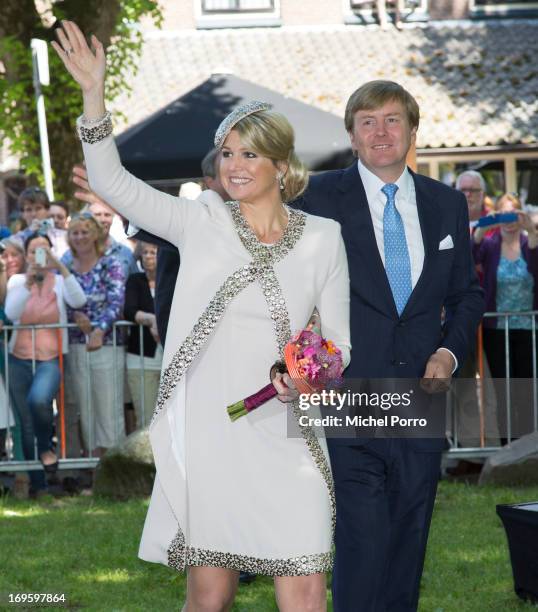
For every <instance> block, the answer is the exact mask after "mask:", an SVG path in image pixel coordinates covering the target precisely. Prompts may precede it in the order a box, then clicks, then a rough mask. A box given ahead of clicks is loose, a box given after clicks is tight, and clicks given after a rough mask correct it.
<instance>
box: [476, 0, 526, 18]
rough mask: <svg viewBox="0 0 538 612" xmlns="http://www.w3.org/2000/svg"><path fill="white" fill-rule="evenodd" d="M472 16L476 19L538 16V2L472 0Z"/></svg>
mask: <svg viewBox="0 0 538 612" xmlns="http://www.w3.org/2000/svg"><path fill="white" fill-rule="evenodd" d="M470 9H471V14H472V15H473V16H476V17H485V16H502V15H507V14H509V15H510V16H511V17H513V16H514V15H515V16H517V15H520V16H522V17H526V16H536V15H538V1H535V0H470Z"/></svg>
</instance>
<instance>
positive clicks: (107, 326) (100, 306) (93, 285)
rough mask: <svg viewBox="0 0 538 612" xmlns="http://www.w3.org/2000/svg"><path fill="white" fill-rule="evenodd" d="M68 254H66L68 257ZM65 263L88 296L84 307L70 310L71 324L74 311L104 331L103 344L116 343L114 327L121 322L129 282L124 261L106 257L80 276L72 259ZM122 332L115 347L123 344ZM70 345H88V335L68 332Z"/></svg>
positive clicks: (68, 313)
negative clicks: (126, 286) (80, 313)
mask: <svg viewBox="0 0 538 612" xmlns="http://www.w3.org/2000/svg"><path fill="white" fill-rule="evenodd" d="M66 255H67V254H66ZM62 262H63V263H64V264H65V265H66V266H67V267H68V268H69V270H70V271H71V273H72V274H73V276H74V277H75V278H76V279H77V281H78V282H79V284H80V286H81V287H82V289H83V290H84V293H85V294H86V297H87V301H86V304H85V306H83V307H82V308H79V309H77V311H75V310H73V309H72V308H69V307H68V309H67V315H68V319H69V322H70V323H73V322H74V318H73V315H74V313H75V312H82V313H84V314H85V315H86V316H87V317H88V318H89V319H90V321H91V322H92V323H94V325H96V326H98V327H100V328H101V329H103V330H104V331H105V332H106V333H105V336H104V339H103V344H106V345H111V344H113V337H112V324H113V323H114V321H119V320H120V319H121V317H122V313H123V303H124V300H125V282H126V280H127V278H126V274H125V270H124V266H123V265H122V262H121V261H120V260H119V259H118V258H117V257H114V256H110V255H104V256H103V257H101V258H100V259H99V260H98V261H97V263H96V264H95V266H94V267H93V268H92V269H91V270H90V271H89V272H86V273H85V274H80V273H79V272H77V271H75V270H74V269H73V260H72V258H68V257H65V256H64V257H62ZM123 336H124V334H122V333H121V330H120V329H118V330H117V332H116V344H123ZM69 342H70V343H71V344H85V343H86V336H85V335H84V333H83V332H82V331H81V330H80V329H78V328H73V329H70V330H69Z"/></svg>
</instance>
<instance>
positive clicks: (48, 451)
mask: <svg viewBox="0 0 538 612" xmlns="http://www.w3.org/2000/svg"><path fill="white" fill-rule="evenodd" d="M51 248H52V244H51V242H50V239H49V238H48V236H45V235H41V234H39V233H34V234H30V236H29V237H28V238H27V239H26V241H25V243H24V250H25V253H26V263H27V270H26V273H25V274H15V275H13V276H12V277H11V278H10V279H9V282H8V288H7V298H6V315H7V316H8V318H9V319H10V320H11V321H13V322H14V323H15V324H17V325H40V324H51V323H64V324H65V323H67V311H66V304H67V305H69V306H71V307H72V308H80V307H81V306H83V305H84V302H85V301H86V298H85V297H84V293H83V291H82V288H81V287H80V285H79V284H78V283H77V281H76V279H75V278H74V277H73V276H72V275H71V274H70V272H69V270H68V269H67V268H66V267H65V266H64V265H63V264H62V263H61V262H60V261H58V260H57V259H56V257H55V256H54V255H53V254H52V251H51ZM39 249H40V250H41V251H42V254H44V259H43V263H44V264H45V265H42V264H40V263H39V262H38V261H36V257H37V255H36V254H37V253H38V250H39ZM56 272H58V274H56ZM67 350H68V348H67V332H66V330H65V329H64V330H62V331H61V332H60V331H58V329H46V328H45V329H37V330H35V332H33V330H31V329H22V330H18V331H15V332H14V333H13V335H12V337H11V340H10V355H9V391H10V394H11V397H12V400H13V405H14V408H15V410H16V412H17V414H18V417H19V421H20V423H21V427H22V443H23V451H24V457H25V459H30V460H31V459H35V458H36V457H35V456H34V439H36V440H37V454H38V455H37V459H39V461H41V463H42V464H43V467H44V470H45V471H46V472H54V471H55V470H56V468H57V467H58V458H57V456H56V454H55V453H54V451H53V449H52V446H51V443H52V440H51V439H52V431H53V412H52V401H53V399H54V398H55V397H56V394H57V392H58V389H59V386H60V367H59V362H58V357H59V354H60V351H61V352H62V353H66V352H67ZM30 481H31V483H32V488H33V489H34V492H36V493H38V492H40V491H42V490H43V489H46V479H45V474H44V473H43V472H40V471H35V470H32V471H31V472H30Z"/></svg>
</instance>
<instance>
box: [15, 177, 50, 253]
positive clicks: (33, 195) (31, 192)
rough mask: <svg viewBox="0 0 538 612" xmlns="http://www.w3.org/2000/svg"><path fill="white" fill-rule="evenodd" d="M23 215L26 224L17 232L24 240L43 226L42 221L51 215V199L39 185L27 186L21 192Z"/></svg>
mask: <svg viewBox="0 0 538 612" xmlns="http://www.w3.org/2000/svg"><path fill="white" fill-rule="evenodd" d="M18 204H19V210H20V214H21V217H22V219H23V221H24V223H25V225H26V227H24V228H23V229H22V230H21V231H20V232H17V233H16V234H15V237H16V238H18V239H19V240H20V241H21V242H24V241H25V240H26V238H28V236H30V234H32V233H33V232H35V231H36V230H37V229H39V227H40V226H41V223H42V222H43V221H45V220H46V219H48V218H49V216H50V212H49V211H50V201H49V197H48V196H47V194H46V193H45V192H44V191H43V190H42V189H40V188H39V187H27V188H26V189H24V191H22V192H21V194H20V195H19V199H18Z"/></svg>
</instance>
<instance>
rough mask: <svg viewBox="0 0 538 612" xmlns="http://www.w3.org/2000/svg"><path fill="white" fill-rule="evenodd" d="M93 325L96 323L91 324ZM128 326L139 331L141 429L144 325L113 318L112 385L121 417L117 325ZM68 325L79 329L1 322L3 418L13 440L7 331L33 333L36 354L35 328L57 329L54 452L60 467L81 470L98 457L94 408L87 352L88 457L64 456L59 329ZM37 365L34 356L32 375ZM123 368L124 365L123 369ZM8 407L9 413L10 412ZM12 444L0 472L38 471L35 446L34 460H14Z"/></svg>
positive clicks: (73, 324) (40, 466)
mask: <svg viewBox="0 0 538 612" xmlns="http://www.w3.org/2000/svg"><path fill="white" fill-rule="evenodd" d="M92 325H95V324H92ZM129 327H138V329H139V334H140V354H139V357H140V402H141V410H140V413H141V415H142V423H138V424H137V428H144V427H145V426H146V422H145V372H146V368H145V362H144V333H143V332H144V326H143V325H137V324H135V323H132V322H130V321H116V322H115V323H114V324H113V327H112V347H113V349H114V350H113V368H112V370H113V385H114V396H115V402H114V403H115V409H117V410H119V411H120V412H121V416H122V418H123V410H124V408H123V404H121V405H119V404H120V402H119V401H118V399H119V398H118V392H119V389H120V384H121V385H122V386H123V385H124V379H123V378H122V380H121V381H120V380H118V367H117V351H116V350H115V349H116V348H117V347H118V346H122V345H118V339H117V338H118V328H129ZM69 328H78V326H77V325H76V324H75V323H67V324H60V323H54V324H43V325H4V326H3V327H2V330H1V331H0V340H1V350H2V353H3V356H4V368H5V374H4V379H3V383H4V386H5V391H6V397H7V406H6V418H7V438H8V439H11V440H12V436H11V428H12V427H13V426H14V425H15V423H14V422H11V420H10V414H14V411H15V408H14V406H12V402H11V397H10V393H9V388H10V387H9V376H10V374H9V340H8V334H9V332H10V331H14V330H22V329H30V330H31V332H32V353H33V355H34V356H35V338H36V331H37V330H38V329H56V330H58V332H57V333H58V344H59V365H60V372H61V382H60V390H59V392H58V394H57V397H56V406H57V420H56V423H57V431H56V436H57V438H58V448H57V449H56V453H57V455H58V458H59V469H84V468H94V467H95V466H96V465H97V464H98V463H99V457H96V456H94V455H93V449H94V433H95V432H94V430H93V407H92V397H91V383H92V381H91V372H90V366H89V360H90V353H89V352H86V372H87V376H86V397H87V401H88V402H89V406H88V432H89V436H88V447H89V449H88V452H87V456H84V457H67V456H66V429H65V413H64V406H65V397H64V389H65V384H64V383H65V377H64V375H65V370H64V363H63V362H64V359H63V357H64V356H63V355H62V350H61V343H62V336H61V330H62V329H69ZM35 368H36V360H35V357H34V358H33V359H32V371H33V373H34V374H35ZM124 369H125V368H124ZM10 409H11V412H10ZM117 423H118V420H117V419H114V426H115V431H114V434H115V435H114V438H115V439H116V440H118V439H119V432H118V426H117ZM12 446H13V445H11V448H9V449H8V457H7V460H6V461H0V472H18V471H27V470H40V469H42V465H41V462H40V461H39V459H38V454H37V445H36V446H35V449H34V455H35V457H36V459H34V460H23V461H20V460H19V461H16V460H14V459H13V448H12Z"/></svg>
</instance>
